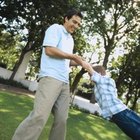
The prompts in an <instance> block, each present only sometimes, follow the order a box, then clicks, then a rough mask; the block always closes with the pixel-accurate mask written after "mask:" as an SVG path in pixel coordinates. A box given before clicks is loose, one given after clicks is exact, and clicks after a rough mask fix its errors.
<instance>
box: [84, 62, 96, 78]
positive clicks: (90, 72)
mask: <svg viewBox="0 0 140 140" xmlns="http://www.w3.org/2000/svg"><path fill="white" fill-rule="evenodd" d="M83 68H85V69H86V70H87V71H88V73H89V75H90V76H92V75H93V73H94V72H95V71H94V69H93V68H92V65H91V64H90V63H88V62H85V61H84V66H83Z"/></svg>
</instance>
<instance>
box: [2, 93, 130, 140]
mask: <svg viewBox="0 0 140 140" xmlns="http://www.w3.org/2000/svg"><path fill="white" fill-rule="evenodd" d="M32 106H33V99H32V98H30V97H28V96H25V95H17V94H11V93H8V92H5V91H0V140H11V137H12V135H13V133H14V131H15V129H16V127H17V126H18V124H19V123H20V122H21V121H22V120H23V119H24V118H25V117H26V116H27V115H28V113H29V112H30V111H31V110H32ZM52 120H53V117H52V116H50V118H49V121H48V123H47V125H46V126H45V128H44V130H43V132H42V134H41V136H40V139H39V140H47V137H48V133H49V130H50V126H51V123H52ZM67 126H68V128H67V138H66V140H130V139H129V138H128V137H127V136H126V135H125V134H124V133H123V132H122V131H121V130H120V129H119V128H118V127H117V126H116V125H115V124H113V123H111V122H108V121H105V120H103V119H102V118H100V117H96V116H94V115H90V114H87V113H83V112H81V111H78V110H74V109H70V111H69V119H68V125H67Z"/></svg>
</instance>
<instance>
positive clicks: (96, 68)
mask: <svg viewBox="0 0 140 140" xmlns="http://www.w3.org/2000/svg"><path fill="white" fill-rule="evenodd" d="M93 69H94V70H95V71H96V72H98V73H100V74H101V75H103V76H104V75H106V70H105V68H104V67H103V66H101V65H97V66H93Z"/></svg>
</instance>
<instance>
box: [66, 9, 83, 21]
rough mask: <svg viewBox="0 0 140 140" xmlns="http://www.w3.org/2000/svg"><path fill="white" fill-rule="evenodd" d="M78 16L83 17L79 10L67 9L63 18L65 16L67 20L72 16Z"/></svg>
mask: <svg viewBox="0 0 140 140" xmlns="http://www.w3.org/2000/svg"><path fill="white" fill-rule="evenodd" d="M74 15H76V16H79V17H80V18H81V19H82V18H83V15H82V13H81V12H80V11H79V10H76V9H70V10H68V11H67V13H66V14H65V16H64V19H65V18H66V17H67V18H68V20H69V19H71V18H72V16H74Z"/></svg>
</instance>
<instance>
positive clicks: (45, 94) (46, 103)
mask: <svg viewBox="0 0 140 140" xmlns="http://www.w3.org/2000/svg"><path fill="white" fill-rule="evenodd" d="M56 91H57V92H56ZM60 91H61V89H59V85H58V84H55V83H54V79H52V78H50V77H44V78H42V79H41V80H40V82H39V87H38V90H37V92H36V95H35V101H34V108H33V111H32V112H31V113H30V114H29V116H28V117H27V118H26V119H25V120H24V121H23V122H22V123H21V124H20V125H19V127H18V128H17V130H16V131H15V134H14V136H13V138H12V140H37V139H38V137H39V136H40V134H41V131H42V129H43V127H44V125H45V124H46V121H47V120H48V117H49V115H50V112H51V110H52V107H53V105H54V102H55V100H56V99H57V97H58V95H59V92H60Z"/></svg>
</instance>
